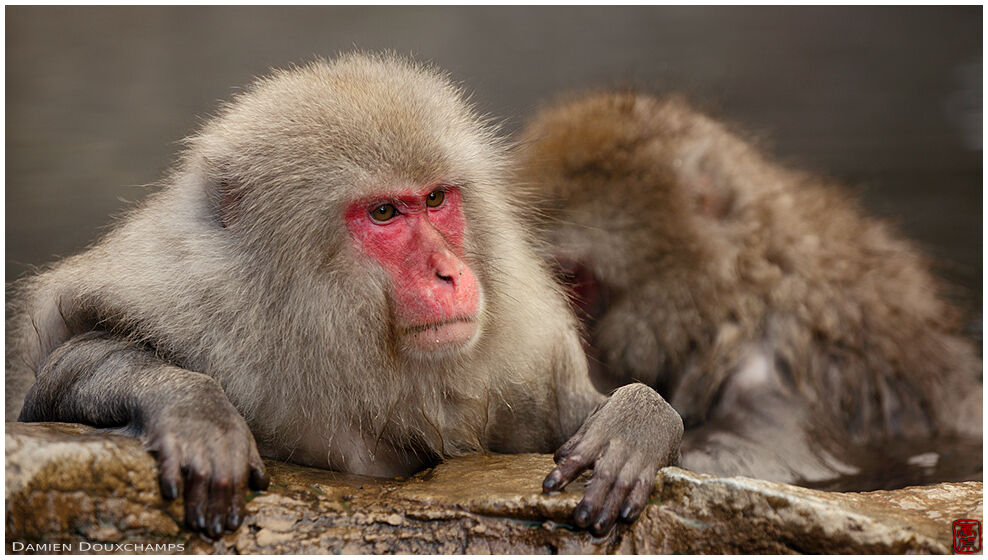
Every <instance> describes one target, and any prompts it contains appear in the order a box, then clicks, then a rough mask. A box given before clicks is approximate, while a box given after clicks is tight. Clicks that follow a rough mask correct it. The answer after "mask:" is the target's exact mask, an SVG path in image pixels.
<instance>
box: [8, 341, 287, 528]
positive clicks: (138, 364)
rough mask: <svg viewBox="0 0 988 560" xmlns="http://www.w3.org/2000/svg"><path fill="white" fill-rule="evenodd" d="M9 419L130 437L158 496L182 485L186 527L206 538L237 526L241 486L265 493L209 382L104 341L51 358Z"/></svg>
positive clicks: (248, 439) (241, 425) (250, 448)
mask: <svg viewBox="0 0 988 560" xmlns="http://www.w3.org/2000/svg"><path fill="white" fill-rule="evenodd" d="M19 420H21V421H26V422H31V421H44V420H50V421H63V422H83V423H86V424H91V425H94V426H101V427H115V426H127V427H129V428H132V429H134V430H136V431H137V432H138V433H139V435H140V437H141V439H142V440H143V442H144V444H145V445H146V446H147V448H148V450H149V451H151V452H153V453H154V454H155V455H156V457H157V459H158V463H159V473H160V474H159V478H160V482H161V492H162V494H163V495H164V496H165V497H166V498H169V499H174V498H177V497H178V495H179V488H180V487H183V486H184V495H185V521H186V523H187V524H188V525H189V526H190V527H191V528H193V529H195V530H200V531H204V532H207V533H209V534H210V535H212V536H217V535H219V534H221V533H222V532H223V531H224V530H233V529H236V528H237V526H239V525H240V522H241V519H242V515H243V508H244V497H245V491H246V489H247V487H248V485H249V486H250V487H252V488H255V489H264V488H265V487H267V476H266V475H265V472H264V464H263V463H262V462H261V457H260V455H259V454H258V452H257V447H256V445H255V443H254V437H253V436H252V435H251V433H250V430H249V429H248V428H247V424H246V422H244V419H243V418H242V417H241V416H240V414H239V413H238V412H237V410H236V409H235V408H234V407H233V405H232V404H230V401H229V400H228V399H227V398H226V395H225V394H224V393H223V389H222V388H221V387H220V385H219V383H217V382H216V381H215V380H213V379H212V378H210V377H209V376H207V375H204V374H201V373H196V372H192V371H188V370H185V369H182V368H180V367H177V366H174V365H171V364H168V363H167V362H164V361H162V360H160V359H158V358H156V357H155V356H153V355H152V354H151V353H150V352H148V351H146V350H143V349H141V348H139V347H137V346H135V345H133V344H132V343H130V342H128V341H125V340H121V339H119V338H115V337H113V336H112V335H109V334H107V333H101V332H90V333H86V334H83V335H79V336H76V337H75V338H72V339H70V340H69V341H68V342H66V343H65V344H63V345H62V346H60V347H58V348H57V349H56V350H55V351H54V352H52V354H51V356H49V357H48V360H47V361H46V362H45V365H44V366H43V368H42V370H41V372H40V373H39V374H38V378H37V380H36V381H35V384H34V386H33V387H32V388H31V390H30V392H29V393H28V396H27V399H26V400H25V403H24V408H23V409H22V410H21V415H20V418H19ZM183 483H184V485H183Z"/></svg>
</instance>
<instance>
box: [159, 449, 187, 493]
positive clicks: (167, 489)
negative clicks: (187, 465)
mask: <svg viewBox="0 0 988 560" xmlns="http://www.w3.org/2000/svg"><path fill="white" fill-rule="evenodd" d="M159 456H160V457H161V462H160V463H158V484H160V486H161V495H162V496H163V497H164V498H165V499H166V500H174V499H176V498H178V488H179V484H181V482H182V464H181V459H180V458H179V457H177V456H176V453H174V452H171V451H168V452H162V453H161V454H160V455H159Z"/></svg>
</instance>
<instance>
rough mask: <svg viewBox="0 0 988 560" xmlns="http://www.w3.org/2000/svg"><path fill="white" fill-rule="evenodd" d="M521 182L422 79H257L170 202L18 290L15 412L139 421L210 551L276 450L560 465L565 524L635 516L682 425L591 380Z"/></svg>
mask: <svg viewBox="0 0 988 560" xmlns="http://www.w3.org/2000/svg"><path fill="white" fill-rule="evenodd" d="M508 175H509V169H508V159H507V149H506V146H505V144H504V142H503V141H501V140H499V139H498V137H497V136H496V135H495V132H494V131H493V130H492V129H491V128H490V126H489V125H487V124H485V121H484V120H482V119H481V118H480V117H479V116H478V115H477V114H475V112H474V110H473V109H472V108H471V107H470V106H469V105H468V104H467V103H466V102H465V101H464V99H463V97H462V94H461V92H460V91H459V89H458V88H457V87H455V86H454V85H453V84H452V83H451V82H450V81H449V79H448V78H447V77H445V76H444V75H443V74H441V73H440V72H438V71H436V70H434V69H432V68H428V67H423V66H421V65H418V64H416V63H412V62H409V61H406V60H404V59H401V58H398V57H396V56H392V55H380V56H371V55H363V54H351V55H346V56H342V57H341V58H339V59H337V60H336V61H333V62H325V61H318V62H314V63H311V64H308V65H306V66H303V67H300V68H294V69H291V70H286V71H279V72H276V73H274V74H273V75H271V76H270V77H267V78H264V79H261V80H259V81H257V82H256V83H255V84H253V86H252V87H250V88H249V89H247V90H246V91H245V92H244V93H243V94H242V95H239V96H238V97H237V98H236V99H234V100H233V101H232V102H231V103H229V104H228V105H226V106H224V107H223V108H222V110H221V111H220V112H219V114H218V116H216V117H215V118H213V119H212V120H210V121H208V122H207V123H206V124H205V125H204V126H203V128H202V129H201V130H200V131H199V132H198V133H197V134H195V135H194V136H192V137H191V138H189V139H188V141H187V148H186V149H185V150H184V152H183V153H182V155H181V157H180V160H179V162H178V164H177V166H176V168H175V170H174V171H173V173H172V174H171V176H170V178H169V179H168V180H167V181H166V184H165V185H164V187H163V189H162V190H161V191H160V192H158V193H156V194H155V195H154V196H152V197H151V198H150V199H149V200H148V201H147V202H146V203H144V204H143V205H142V206H141V207H140V208H138V209H136V210H135V211H133V212H132V213H131V214H130V215H128V216H127V217H126V218H125V219H124V220H123V221H122V223H120V224H119V225H118V226H117V227H116V228H115V229H113V230H112V231H111V232H110V233H109V234H108V235H107V236H106V237H105V238H104V239H102V240H101V241H100V242H99V243H97V244H96V245H94V246H93V247H92V248H91V249H89V250H87V251H86V252H84V253H83V254H81V255H78V256H76V257H72V258H69V259H66V260H64V261H62V262H59V263H57V264H55V265H54V266H52V267H51V268H50V269H48V270H47V271H45V272H43V273H41V274H39V275H37V276H34V277H31V278H27V279H25V280H24V281H22V282H20V283H18V284H17V285H16V286H15V287H14V290H13V292H14V296H15V297H14V298H13V307H12V310H11V316H12V318H11V319H10V322H9V323H8V339H7V348H8V354H7V413H6V415H7V419H8V420H11V419H14V418H19V419H20V420H22V421H42V420H50V421H67V422H82V423H86V424H91V425H95V426H102V427H108V428H123V429H128V430H130V431H131V432H132V433H134V434H136V435H138V436H139V437H140V438H141V439H142V440H143V441H144V442H145V444H146V445H147V448H148V449H149V450H150V451H151V452H152V453H153V454H155V455H156V457H157V460H158V461H159V466H160V478H161V488H162V491H163V494H164V495H165V496H166V497H169V498H174V497H176V496H178V495H179V493H180V491H181V492H184V498H185V508H186V509H185V516H186V522H187V523H188V524H189V525H190V526H191V527H192V528H194V529H197V530H200V531H202V532H204V533H206V534H209V535H218V534H220V533H222V532H224V531H228V530H232V529H234V528H236V527H237V526H238V524H239V523H240V522H241V519H242V517H243V512H244V495H245V492H246V490H247V489H248V488H264V486H265V485H266V479H265V472H264V465H263V463H262V462H261V456H267V457H272V458H277V459H282V460H290V461H294V462H297V463H302V464H307V465H313V466H317V467H324V468H329V469H336V470H340V471H345V472H349V473H359V474H366V475H379V476H396V475H407V474H410V473H412V472H414V471H416V470H418V469H421V468H423V467H424V466H427V465H431V464H434V463H435V462H437V461H439V460H441V459H442V458H443V457H449V456H455V455H460V454H465V453H474V452H480V451H483V450H490V451H495V452H551V451H553V450H555V449H557V448H559V451H558V453H557V455H556V458H557V468H556V469H554V470H553V471H552V472H550V473H548V476H547V478H546V481H545V484H544V488H545V490H547V491H552V490H557V489H560V488H562V487H563V486H565V485H566V484H567V483H568V482H570V481H571V480H573V479H574V478H575V477H576V476H577V475H578V474H579V473H580V472H582V471H584V470H586V469H588V468H593V469H594V474H593V476H592V478H591V480H590V482H589V485H588V488H587V491H586V494H585V496H584V498H583V500H582V502H581V503H580V505H578V506H577V509H576V510H575V512H574V519H575V522H576V523H577V524H578V525H579V526H581V527H589V528H590V529H591V531H593V532H594V533H604V532H606V531H608V530H609V529H610V528H611V527H612V526H613V525H614V523H615V522H616V521H617V520H624V521H631V520H633V519H635V517H636V516H637V515H639V513H640V512H641V511H642V509H643V508H644V506H645V504H646V503H647V499H648V495H649V492H650V491H651V489H652V485H653V482H654V477H655V475H656V471H657V469H658V468H659V467H661V466H664V465H668V464H670V463H671V462H673V461H674V460H676V458H677V456H678V451H679V441H680V438H681V435H682V421H681V419H680V418H679V416H678V415H677V414H676V412H675V411H674V410H673V409H672V407H671V406H669V404H667V403H666V401H664V400H663V399H662V398H661V397H660V396H659V395H658V394H657V393H656V392H655V391H654V390H652V389H650V388H648V387H647V386H645V385H642V384H637V385H630V386H626V387H623V388H621V389H620V390H618V391H616V392H614V393H613V394H612V395H611V396H610V397H609V398H608V397H605V396H604V395H602V394H601V393H599V392H598V391H597V390H595V389H594V387H593V385H592V384H591V382H590V380H589V377H588V373H587V363H586V357H585V355H584V353H583V350H582V347H581V341H580V337H579V333H578V328H577V321H576V318H575V316H574V314H573V313H572V311H571V310H570V308H569V306H568V304H567V301H566V298H565V295H564V292H563V291H562V290H561V289H560V288H559V287H558V286H557V284H556V283H555V280H554V278H553V276H552V273H551V271H550V270H549V269H548V267H546V265H545V264H543V262H542V261H541V259H540V258H539V256H538V255H537V253H536V252H535V250H534V245H533V244H532V240H531V239H530V235H529V233H528V232H527V231H526V229H525V227H524V225H523V223H522V221H521V219H520V217H519V216H520V214H519V212H520V210H519V205H518V202H517V201H516V200H514V199H513V198H512V196H513V195H512V193H511V192H510V190H509V189H508V188H507V179H508ZM29 388H30V391H29V392H28V389H29ZM25 393H26V400H25V399H24V397H25ZM22 400H23V401H24V402H23V406H22ZM255 441H256V446H255ZM564 443H565V445H562V444H564ZM561 445H562V447H561V448H560V446H561Z"/></svg>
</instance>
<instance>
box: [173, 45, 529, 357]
mask: <svg viewBox="0 0 988 560" xmlns="http://www.w3.org/2000/svg"><path fill="white" fill-rule="evenodd" d="M190 148H191V149H190V150H189V152H188V153H187V155H186V159H185V165H186V167H187V168H189V169H193V168H194V169H195V171H196V172H197V173H198V174H199V176H205V177H206V181H205V184H206V191H207V196H206V197H205V199H204V200H205V202H206V207H205V210H206V211H205V213H204V214H203V219H209V220H212V221H213V223H214V225H215V229H216V232H215V233H216V235H217V236H220V237H221V238H222V239H223V241H222V242H223V244H225V246H226V247H228V248H229V250H230V251H229V252H230V254H234V255H244V256H245V257H243V259H245V260H242V262H241V263H240V267H239V269H240V270H241V271H243V272H244V273H245V274H248V275H253V276H255V277H258V278H263V279H264V282H265V284H264V285H265V286H266V289H268V290H273V291H275V292H276V293H279V294H280V297H282V298H284V300H285V302H286V306H287V305H288V304H289V303H290V302H291V301H292V299H293V298H295V299H300V298H305V299H307V300H308V301H309V302H310V303H309V304H308V305H310V306H313V307H315V306H319V305H325V306H327V307H334V309H310V310H309V311H308V314H309V315H317V316H319V320H325V319H326V317H325V316H326V315H327V314H329V315H332V316H333V317H334V318H333V321H332V322H333V324H336V325H348V326H349V327H350V328H351V329H353V331H354V332H353V333H352V336H353V337H354V338H360V337H367V336H376V337H381V338H383V339H385V340H387V341H388V343H387V344H384V346H390V347H391V348H392V349H393V350H394V351H397V352H398V353H400V354H401V355H404V356H413V357H418V358H421V357H426V358H428V357H431V356H445V355H449V354H450V353H454V354H455V353H460V352H464V351H468V349H469V348H471V347H472V346H473V345H474V344H475V343H476V341H477V340H478V338H479V337H480V335H481V332H482V331H483V325H484V315H485V306H486V303H485V294H486V293H487V292H486V291H485V289H484V283H485V282H486V281H487V280H486V278H487V276H488V275H487V273H486V271H485V268H484V263H482V262H478V261H480V260H481V259H478V258H477V257H476V255H486V254H489V249H488V248H486V247H485V246H484V244H485V235H486V236H488V237H489V232H488V231H486V230H485V229H484V228H483V227H482V226H477V227H475V225H474V224H475V223H476V222H479V220H476V217H477V216H478V215H480V214H481V212H482V213H483V214H484V216H485V217H484V220H483V221H484V222H485V223H488V224H490V223H494V224H496V223H497V220H498V217H499V216H506V215H507V210H506V209H505V206H504V204H502V203H500V202H499V201H498V200H496V198H497V197H496V196H494V194H495V192H496V188H498V186H499V185H500V177H501V171H502V168H503V160H504V156H503V151H504V150H503V147H502V146H501V145H500V144H499V143H498V141H497V140H496V137H495V136H494V135H493V131H492V130H491V129H490V128H489V127H488V126H487V125H486V124H485V123H484V122H482V121H481V120H480V119H479V117H478V116H477V115H476V113H475V112H474V111H473V110H472V109H471V108H470V107H469V106H468V105H467V104H466V102H465V101H464V100H463V98H462V95H461V92H460V91H459V89H458V88H457V87H455V86H454V85H453V84H452V83H451V82H450V81H449V80H448V78H446V77H445V76H443V75H442V74H440V73H439V72H438V71H435V70H433V69H430V68H424V67H422V66H419V65H416V64H413V63H411V62H408V61H406V60H403V59H400V58H398V57H395V56H391V55H384V56H366V55H359V54H352V55H348V56H344V57H341V58H340V59H337V60H335V61H333V62H331V63H328V62H324V61H317V62H314V63H311V64H308V65H306V66H304V67H301V68H294V69H291V70H286V71H280V72H277V73H275V74H273V75H272V76H270V77H268V78H264V79H261V80H259V81H258V82H256V83H255V84H254V85H253V86H252V87H251V88H249V89H248V90H247V91H246V92H245V93H243V94H242V95H240V96H238V97H237V98H236V99H235V100H234V101H233V102H232V103H230V104H229V105H227V106H226V107H225V108H224V109H223V110H222V112H221V114H220V115H219V116H218V117H217V118H216V119H214V120H213V121H211V122H209V123H207V125H206V126H205V127H204V129H203V130H202V132H201V134H199V135H198V136H196V137H194V138H192V139H191V140H190ZM504 219H510V218H504ZM303 292H305V293H303ZM320 294H321V295H320ZM294 312H295V313H300V312H299V311H298V310H297V309H296V311H294ZM347 314H349V315H351V316H350V317H342V319H341V316H343V315H347ZM382 315H384V316H385V317H387V320H383V321H382ZM308 318H309V317H302V318H301V320H306V319H308ZM370 331H376V332H370ZM381 346H382V345H380V344H379V345H376V346H375V345H370V344H369V345H368V347H381Z"/></svg>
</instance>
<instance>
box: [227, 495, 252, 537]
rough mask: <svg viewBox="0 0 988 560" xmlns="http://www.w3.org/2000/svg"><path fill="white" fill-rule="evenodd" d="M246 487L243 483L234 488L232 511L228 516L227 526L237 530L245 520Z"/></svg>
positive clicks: (231, 529)
mask: <svg viewBox="0 0 988 560" xmlns="http://www.w3.org/2000/svg"><path fill="white" fill-rule="evenodd" d="M246 490H247V489H246V488H245V487H244V485H243V484H240V485H238V486H237V487H236V488H234V489H233V501H232V502H231V503H230V513H229V515H227V516H226V528H227V529H229V530H230V531H236V530H237V527H240V522H241V521H243V515H244V513H243V512H244V506H245V505H246V503H247V502H246V496H245V495H246Z"/></svg>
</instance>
